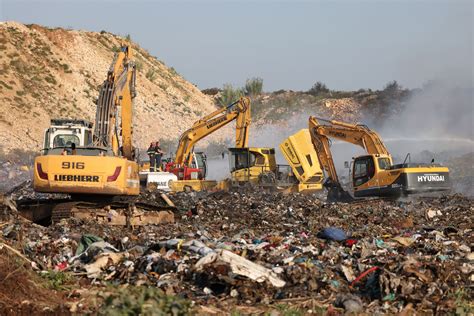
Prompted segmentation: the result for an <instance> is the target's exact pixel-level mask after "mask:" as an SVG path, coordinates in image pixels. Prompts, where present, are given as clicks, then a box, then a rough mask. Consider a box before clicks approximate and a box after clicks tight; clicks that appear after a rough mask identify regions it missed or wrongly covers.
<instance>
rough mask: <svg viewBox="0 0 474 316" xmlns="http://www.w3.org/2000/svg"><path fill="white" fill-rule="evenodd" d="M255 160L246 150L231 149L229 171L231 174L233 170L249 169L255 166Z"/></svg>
mask: <svg viewBox="0 0 474 316" xmlns="http://www.w3.org/2000/svg"><path fill="white" fill-rule="evenodd" d="M255 159H256V157H255V154H254V153H251V152H249V151H248V150H247V149H245V150H238V149H232V150H230V170H231V172H233V171H235V170H240V169H245V168H249V167H251V166H253V165H255Z"/></svg>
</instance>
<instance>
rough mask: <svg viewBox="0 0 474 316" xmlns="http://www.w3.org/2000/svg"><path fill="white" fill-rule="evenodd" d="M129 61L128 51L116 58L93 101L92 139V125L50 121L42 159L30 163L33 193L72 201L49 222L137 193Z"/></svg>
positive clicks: (59, 207)
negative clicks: (77, 208) (85, 206)
mask: <svg viewBox="0 0 474 316" xmlns="http://www.w3.org/2000/svg"><path fill="white" fill-rule="evenodd" d="M131 58H132V51H131V47H130V46H128V45H123V46H122V47H121V48H120V51H119V52H118V53H116V54H115V57H114V59H113V62H112V64H111V66H110V68H109V70H108V73H107V78H106V80H105V81H104V83H103V84H102V86H101V89H100V94H99V98H98V100H97V104H96V105H97V106H96V117H95V124H94V133H92V126H93V125H92V123H90V122H88V121H85V120H72V119H54V120H52V121H51V123H52V124H51V127H49V128H48V129H46V131H45V137H44V149H43V151H42V155H41V156H38V157H36V159H35V161H34V165H35V168H34V179H33V187H34V190H35V191H36V192H45V193H63V194H68V195H70V197H71V199H69V200H68V202H69V203H62V204H58V205H57V206H56V207H55V210H53V219H54V217H55V214H56V215H57V216H59V217H61V216H62V215H61V214H62V213H64V215H66V216H67V214H68V212H70V209H71V207H73V206H74V207H75V206H77V205H79V204H81V203H84V201H87V204H88V205H89V206H91V205H94V206H95V205H96V204H97V205H101V204H103V203H105V202H110V201H113V200H119V199H120V197H121V196H122V197H123V196H129V197H133V196H138V195H139V193H140V182H139V174H138V170H139V166H138V162H137V157H138V155H137V154H136V151H135V149H134V148H133V146H132V114H133V98H134V97H135V96H136V91H135V78H136V67H135V64H134V63H133V62H132V60H131ZM116 197H118V198H119V199H115V198H116ZM121 200H126V199H123V198H122V199H121ZM99 207H100V206H99ZM63 211H64V212H63Z"/></svg>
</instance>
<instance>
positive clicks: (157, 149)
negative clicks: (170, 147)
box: [155, 141, 164, 171]
mask: <svg viewBox="0 0 474 316" xmlns="http://www.w3.org/2000/svg"><path fill="white" fill-rule="evenodd" d="M163 154H164V152H163V150H161V147H160V141H157V142H156V143H155V168H156V169H157V171H158V170H161V158H162V157H163Z"/></svg>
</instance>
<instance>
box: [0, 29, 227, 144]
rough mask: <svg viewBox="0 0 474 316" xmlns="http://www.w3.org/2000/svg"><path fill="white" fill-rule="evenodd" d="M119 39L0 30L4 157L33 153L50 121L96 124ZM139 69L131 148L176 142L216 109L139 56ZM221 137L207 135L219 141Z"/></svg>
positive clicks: (146, 55)
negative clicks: (98, 101) (98, 102)
mask: <svg viewBox="0 0 474 316" xmlns="http://www.w3.org/2000/svg"><path fill="white" fill-rule="evenodd" d="M123 40H124V39H123V38H121V37H119V36H117V35H114V34H110V33H107V32H105V31H102V32H100V33H96V32H86V31H76V30H64V29H60V28H56V29H49V28H46V27H42V26H38V25H23V24H20V23H16V22H1V23H0V50H1V51H2V54H0V100H1V102H2V106H1V107H0V144H1V147H2V148H1V149H2V150H4V151H11V150H12V149H18V148H20V149H28V150H38V149H40V146H41V145H42V144H41V143H42V138H43V136H42V135H43V130H44V129H45V128H46V127H47V126H48V125H49V121H50V118H57V117H69V118H86V119H89V120H92V121H93V120H94V113H95V103H94V100H95V99H96V98H97V96H98V91H99V87H100V84H101V83H102V82H103V80H104V79H105V77H106V74H107V70H108V68H109V65H110V63H111V61H112V58H113V56H114V51H117V49H118V47H119V46H120V43H121V42H122V41H123ZM132 47H133V49H134V60H135V61H136V64H137V69H138V75H137V92H138V95H137V97H136V98H135V110H136V111H135V117H134V140H135V145H137V146H139V147H141V148H143V147H145V146H146V145H147V143H148V142H149V141H151V140H155V139H158V138H161V139H176V138H177V137H178V135H179V134H180V133H181V132H182V131H184V130H185V129H186V128H188V127H189V126H190V125H191V124H192V122H194V121H195V120H196V119H198V118H199V117H201V116H202V115H203V114H205V113H208V112H211V111H213V110H215V109H216V106H215V105H214V102H213V100H212V99H211V98H210V97H209V96H206V95H204V94H202V93H201V91H200V90H199V89H198V88H196V87H195V86H194V85H193V84H191V83H189V82H188V81H186V80H185V79H184V78H182V77H181V76H180V75H179V74H178V73H177V72H176V70H175V69H174V68H172V67H171V68H170V67H167V66H166V65H165V64H164V63H163V62H161V61H159V60H158V59H157V58H156V57H153V56H151V55H150V54H149V53H148V52H147V51H146V50H145V49H143V48H141V47H139V46H138V45H136V44H132ZM219 137H223V135H222V134H221V135H213V137H210V139H211V140H212V139H214V140H215V139H217V138H219Z"/></svg>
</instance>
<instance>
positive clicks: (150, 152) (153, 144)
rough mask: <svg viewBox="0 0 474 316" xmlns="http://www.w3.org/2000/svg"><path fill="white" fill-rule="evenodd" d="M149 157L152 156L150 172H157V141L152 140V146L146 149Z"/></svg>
mask: <svg viewBox="0 0 474 316" xmlns="http://www.w3.org/2000/svg"><path fill="white" fill-rule="evenodd" d="M146 153H147V154H148V157H149V158H150V172H155V171H156V170H155V161H156V160H155V143H153V142H151V143H150V147H148V150H147V151H146Z"/></svg>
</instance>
